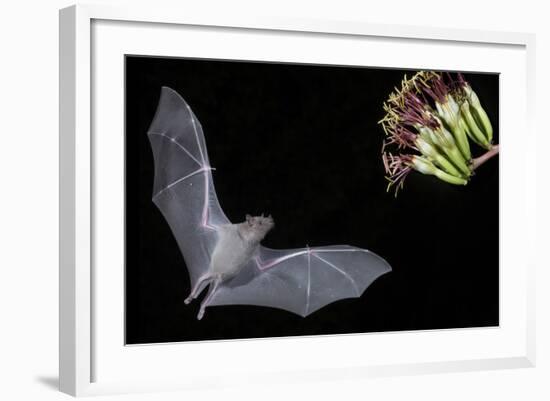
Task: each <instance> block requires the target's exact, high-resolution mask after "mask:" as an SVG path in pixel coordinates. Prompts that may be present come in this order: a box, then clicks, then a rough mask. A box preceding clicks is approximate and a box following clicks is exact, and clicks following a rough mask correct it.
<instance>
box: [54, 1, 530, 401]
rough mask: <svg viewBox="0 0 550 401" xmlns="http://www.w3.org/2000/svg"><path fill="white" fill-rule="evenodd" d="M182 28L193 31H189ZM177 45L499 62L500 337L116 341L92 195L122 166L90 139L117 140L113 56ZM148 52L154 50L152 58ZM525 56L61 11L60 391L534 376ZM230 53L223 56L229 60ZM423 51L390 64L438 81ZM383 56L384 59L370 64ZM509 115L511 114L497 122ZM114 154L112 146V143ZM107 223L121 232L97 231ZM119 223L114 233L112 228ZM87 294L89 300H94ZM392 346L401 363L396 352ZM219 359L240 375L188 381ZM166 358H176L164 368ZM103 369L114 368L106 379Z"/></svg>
mask: <svg viewBox="0 0 550 401" xmlns="http://www.w3.org/2000/svg"><path fill="white" fill-rule="evenodd" d="M186 29H187V30H192V33H189V32H187V31H186ZM141 31H146V34H143V33H140V32H141ZM180 34H181V35H189V34H192V35H198V36H201V35H204V36H203V37H201V38H200V40H202V41H203V42H202V43H203V44H204V47H205V49H202V47H201V48H200V49H199V48H198V47H197V48H189V49H179V50H177V51H178V52H180V54H178V55H181V54H185V52H192V54H193V56H197V55H198V54H199V53H200V55H203V56H205V55H206V56H208V55H210V56H211V57H213V58H217V57H219V58H228V57H229V58H231V57H233V58H241V57H242V58H245V57H247V55H248V56H249V55H250V54H254V58H255V59H258V60H273V59H277V60H286V59H289V58H292V59H294V58H295V57H310V58H309V59H307V60H309V61H310V62H315V61H317V62H319V63H321V62H322V63H327V62H328V63H329V64H330V63H331V60H328V59H325V58H322V57H317V56H316V55H315V54H314V53H311V54H310V55H309V56H307V55H304V56H297V55H296V54H295V55H289V54H286V55H285V54H282V53H281V54H280V55H277V56H274V55H273V54H268V53H265V54H264V53H262V50H261V49H260V48H258V49H255V48H254V46H253V45H252V44H251V43H252V42H246V43H247V45H246V46H245V45H244V44H241V45H240V47H238V46H239V45H237V43H238V42H239V40H244V41H246V40H248V39H246V38H247V37H253V36H254V35H261V37H262V40H264V41H272V42H273V43H274V44H276V43H278V42H277V41H284V40H287V39H288V38H292V39H293V41H294V42H296V43H297V44H296V46H297V47H296V48H295V50H299V49H300V47H299V46H300V43H302V46H303V45H304V44H305V43H306V42H307V43H312V42H311V41H316V40H324V41H325V42H326V43H324V44H327V43H329V42H330V41H331V40H334V39H337V40H338V41H339V43H340V44H344V45H343V46H340V45H339V47H338V49H342V50H341V51H342V53H341V54H340V55H338V54H337V53H338V52H337V51H336V48H334V52H333V53H331V55H330V57H333V59H332V62H333V63H334V62H335V60H339V58H338V57H346V56H345V54H346V52H348V54H350V51H349V50H346V49H347V46H348V45H349V46H363V44H362V43H363V42H365V43H367V42H368V43H369V44H368V46H371V45H372V46H380V45H381V43H380V41H383V42H384V43H383V45H384V46H385V47H388V48H389V47H390V46H399V43H400V42H403V41H405V42H406V43H407V47H403V48H402V49H407V48H414V47H415V46H436V47H437V49H438V52H440V53H439V56H440V55H441V54H446V53H445V48H447V47H452V49H453V52H455V53H460V52H466V53H464V54H468V52H470V51H472V52H477V53H476V54H480V55H483V54H485V52H487V51H492V52H493V54H492V57H491V60H490V63H492V65H493V66H495V65H497V66H498V63H499V62H500V63H506V65H503V66H502V68H507V70H506V71H507V72H506V73H505V79H504V81H505V83H504V84H503V86H501V89H503V90H502V91H501V97H502V99H503V100H502V104H501V114H502V115H504V116H508V117H504V118H505V119H504V120H503V121H501V127H502V129H501V144H502V148H503V150H502V155H501V157H500V166H501V183H502V189H501V222H502V223H503V224H502V225H501V230H502V231H501V248H502V249H501V264H502V267H501V287H500V288H501V325H500V326H499V327H498V328H489V329H479V330H478V329H466V330H464V329H463V330H439V331H422V332H404V333H375V334H366V335H354V336H346V337H343V336H325V337H319V338H317V337H308V338H300V339H296V338H294V339H278V340H273V339H261V340H247V341H232V342H223V341H222V342H205V343H201V344H194V345H185V346H183V345H182V344H168V345H161V346H155V347H125V346H124V344H123V339H122V337H121V336H120V330H119V329H120V327H121V326H120V325H122V324H123V316H122V315H120V305H121V304H122V303H123V301H122V300H121V299H122V297H121V295H122V287H120V283H121V282H120V280H121V277H122V273H121V271H120V272H119V273H120V274H119V273H116V271H118V270H117V269H118V267H120V268H122V269H123V266H120V263H113V264H114V265H115V267H116V268H115V269H110V270H109V271H113V272H115V273H113V274H119V275H118V276H113V277H112V280H110V281H106V275H107V274H111V273H107V272H104V271H103V270H101V269H102V268H104V267H105V265H106V263H105V261H109V260H111V259H112V260H118V261H120V255H121V253H120V252H122V250H119V251H120V252H119V251H117V249H118V248H120V241H121V240H123V238H122V237H121V235H120V234H121V232H122V227H121V226H120V224H119V223H120V222H121V221H123V220H121V219H120V218H119V217H120V213H123V210H120V207H119V208H118V209H117V210H114V211H112V213H115V214H111V211H106V210H105V208H104V207H103V206H102V205H103V204H104V203H103V202H102V199H101V193H102V192H103V193H104V192H105V191H106V190H108V189H113V188H114V190H115V191H116V190H120V191H122V188H120V184H121V181H120V179H119V178H120V175H119V174H110V175H111V176H112V177H111V178H108V179H107V178H106V179H105V180H104V179H102V178H101V177H105V168H106V167H108V168H109V169H111V167H114V168H115V170H116V169H117V168H119V167H120V165H121V163H122V157H123V152H120V150H121V148H120V146H118V145H115V146H113V147H111V148H110V150H108V149H106V148H105V147H104V146H103V145H102V140H101V137H97V138H96V137H95V136H94V135H95V134H94V133H97V132H99V131H101V132H104V130H102V128H104V127H105V126H104V125H103V124H107V125H108V127H109V128H110V130H112V131H113V132H115V133H116V135H121V136H120V137H119V138H122V135H123V131H122V130H121V125H120V122H121V120H117V122H115V121H114V119H117V118H118V117H116V116H115V117H112V118H111V117H109V114H105V113H106V112H105V108H106V107H109V109H110V110H111V112H112V113H116V112H118V111H120V106H121V103H120V100H121V99H122V98H121V97H120V94H121V92H120V89H121V88H122V86H123V82H122V81H121V77H122V76H123V75H122V74H123V72H122V70H120V69H119V67H120V62H121V60H120V57H119V56H120V54H124V53H125V52H128V53H130V52H131V51H130V50H133V51H136V49H137V52H138V53H141V54H151V55H155V54H156V52H159V54H164V55H172V54H171V53H172V52H173V51H175V50H174V49H175V47H174V44H173V43H172V44H170V41H166V40H165V41H160V39H161V38H162V37H166V36H167V35H180ZM140 35H143V36H140ZM220 35H225V37H224V39H225V40H229V41H230V42H231V43H235V45H234V46H236V47H234V48H231V46H225V45H224V46H223V47H224V49H221V48H216V44H215V42H216V41H218V40H219V39H220V38H221V36H220ZM285 38H286V39H285ZM209 41H211V42H212V43H211V42H209ZM369 41H370V42H369ZM377 41H378V42H377ZM371 42H372V43H371ZM130 43H133V44H130ZM158 43H165V45H163V48H162V49H160V48H159V47H158ZM180 43H181V42H180ZM243 43H245V42H243ZM138 45H139V46H138ZM534 45H535V38H534V35H531V34H523V33H508V32H484V31H470V30H457V29H454V30H451V29H436V28H427V27H412V26H397V25H373V24H368V23H366V22H358V21H326V20H297V19H293V18H291V17H288V18H272V17H262V16H256V15H242V16H240V17H239V18H235V17H228V16H223V15H217V14H215V13H214V14H212V15H200V14H187V13H185V12H184V11H178V10H170V11H167V10H162V9H158V8H156V7H145V8H112V7H108V6H99V5H97V6H96V5H94V6H91V5H86V6H83V5H78V6H72V7H69V8H66V9H63V10H61V11H60V267H59V269H60V271H59V276H60V327H59V330H60V363H59V370H60V372H59V374H60V390H61V391H63V392H66V393H68V394H72V395H75V396H80V395H93V394H106V393H117V392H133V391H155V390H167V389H189V388H207V387H217V386H229V385H244V384H246V383H247V381H250V380H251V379H253V380H254V382H255V383H256V384H261V383H265V382H292V381H293V380H325V379H329V378H342V377H348V378H350V377H351V378H353V377H363V376H380V375H399V374H412V373H415V374H416V373H431V372H442V371H465V370H478V369H501V368H510V367H529V366H534V363H535V338H534V336H535V334H534V333H535V329H534V325H535V321H534V316H535V314H534V310H535V306H534V299H535V294H534V290H535V285H534V263H535V262H534V260H535V259H534V256H533V258H532V257H531V256H530V255H534V252H533V250H532V248H533V246H534V245H533V244H534V243H535V240H534V235H535V207H534V202H535V193H534V191H535V190H534V188H535V183H534V178H533V177H532V176H531V175H530V174H528V172H529V171H532V170H534V164H535V157H534V150H533V149H529V148H526V147H524V146H521V144H522V141H520V140H519V139H518V136H517V134H515V135H513V134H512V131H515V132H522V138H523V139H522V140H523V141H525V140H526V139H525V138H526V137H527V138H528V139H527V140H529V141H533V142H534V133H533V132H532V121H533V116H532V114H531V113H532V110H534V107H533V102H534V85H535V78H534ZM125 46H128V47H125ZM155 46H157V48H155ZM209 46H212V47H211V49H218V50H216V51H214V53H215V54H210V53H209V51H213V50H209ZM365 46H366V45H365ZM262 47H264V48H269V46H262ZM271 47H272V48H273V46H271ZM275 48H276V46H275ZM155 49H156V50H155ZM291 50H292V49H291ZM291 50H289V51H291ZM432 50H433V49H432ZM403 51H404V52H406V51H407V50H403ZM182 52H183V53H182ZM201 52H202V53H201ZM216 52H217V53H216ZM230 52H233V56H231V53H230ZM251 52H255V53H251ZM388 52H390V50H388ZM432 53H433V52H428V53H426V56H425V59H424V61H421V62H419V61H414V59H413V56H411V59H409V58H408V59H407V61H406V62H405V61H402V63H406V65H402V67H411V68H422V67H425V66H429V67H432V68H436V69H437V68H440V69H445V68H449V67H452V66H453V65H454V64H453V61H452V60H451V58H449V61H445V60H437V56H438V55H436V54H432ZM430 54H432V55H430ZM326 57H329V56H326ZM376 57H378V59H377V60H378V61H376V60H375V61H373V62H374V63H376V65H377V66H386V67H388V68H390V67H392V66H396V65H397V64H396V63H398V62H399V59H398V57H399V54H385V53H384V54H380V55H377V56H376ZM384 57H386V58H385V59H383V60H382V58H384ZM499 57H501V58H499ZM469 62H470V64H467V65H466V64H464V65H461V66H460V67H467V68H470V69H471V70H479V71H493V72H495V71H499V72H502V71H501V70H500V69H499V68H494V67H490V66H489V67H487V66H484V65H483V63H484V62H485V61H484V60H483V56H482V57H478V58H471V60H469ZM364 63H365V59H361V58H360V57H359V58H357V59H347V60H346V61H345V62H343V64H355V65H364ZM423 63H426V65H423ZM455 67H456V66H455ZM449 69H451V68H449ZM457 69H460V68H457ZM108 83H110V84H112V85H108ZM107 87H109V88H110V87H113V88H115V89H114V91H115V92H113V93H114V96H112V95H113V93H110V92H109V93H107V92H108V91H105V90H104V89H105V88H107ZM512 90H514V94H515V100H514V103H513V104H512V103H509V102H508V101H507V100H506V99H509V94H510V93H511V91H512ZM507 96H508V97H507ZM98 97H102V99H104V100H106V102H105V103H107V99H110V100H109V102H111V101H112V102H113V104H109V105H108V106H107V105H103V102H100V103H98V102H97V98H98ZM111 106H112V107H111ZM122 106H123V105H122ZM509 110H510V111H514V112H513V113H512V112H510V113H508V112H507V111H509ZM120 118H122V116H120ZM98 130H99V131H98ZM117 143H118V144H119V145H120V144H121V143H122V142H120V141H119V142H117ZM100 159H101V160H100ZM116 166H118V167H116ZM109 180H110V181H109ZM512 182H516V183H517V182H520V183H522V184H521V185H522V190H521V191H518V190H517V187H512V185H508V184H509V183H512ZM103 185H105V187H104V188H103V187H102V186H103ZM117 186H118V189H117ZM119 199H121V198H119ZM115 203H116V202H115ZM119 206H120V205H119ZM113 217H114V218H113ZM106 221H110V222H111V224H114V226H117V224H118V226H120V227H118V226H117V227H113V229H112V230H105V227H106V225H105V224H104V223H105V222H106ZM117 221H118V222H119V223H113V222H117ZM102 230H103V231H102ZM107 231H109V232H107ZM110 236H114V237H110ZM107 242H108V243H109V244H114V245H112V248H109V246H107V245H105V246H104V244H106V243H107ZM511 245H514V246H511ZM117 247H118V248H117ZM512 248H513V249H512ZM115 254H116V255H117V256H115ZM98 272H99V273H100V274H98ZM107 283H111V284H109V285H107ZM99 286H101V293H102V295H101V296H99V295H97V290H98V287H99ZM117 291H119V295H117ZM103 294H107V295H103ZM94 297H95V298H94ZM98 297H101V299H98ZM106 301H108V302H109V304H112V305H115V306H114V307H113V308H111V309H112V310H110V311H106V310H105V308H104V306H102V305H104V304H105V302H106ZM116 305H118V306H116ZM104 312H105V313H104ZM113 326H116V328H114V327H113ZM119 326H120V327H119ZM98 327H99V328H98ZM428 343H429V344H432V346H433V350H432V355H430V352H425V353H424V357H422V358H420V357H419V354H418V353H415V352H414V348H417V349H422V347H423V346H426V344H428ZM369 344H370V345H369ZM449 344H456V347H454V349H453V350H450V351H449V353H448V354H445V352H443V353H442V352H441V351H440V350H438V346H441V348H442V349H446V348H448V345H449ZM346 346H349V347H352V346H353V347H364V349H366V350H367V349H369V348H368V347H369V346H371V347H372V350H370V351H369V353H368V355H369V358H368V359H369V360H364V358H363V359H361V358H355V359H354V358H353V357H352V356H349V357H347V359H346V358H343V357H341V356H340V355H339V353H337V352H331V351H330V350H331V349H333V350H336V349H342V347H346ZM389 347H392V348H389ZM399 347H405V348H406V349H411V351H410V353H407V352H406V350H405V349H404V350H401V351H400V348H399ZM320 349H323V351H324V357H323V358H322V359H315V355H316V351H319V350H320ZM390 349H392V350H395V353H396V354H398V356H395V355H391V353H390V352H388V350H390ZM376 350H379V352H378V353H377V351H376ZM451 351H452V352H451ZM220 352H221V353H222V354H223V355H224V356H225V358H226V359H231V358H233V360H235V359H239V356H242V355H246V357H244V358H243V359H244V360H245V361H244V362H242V363H241V365H242V366H238V364H237V366H236V367H235V366H232V367H231V368H232V369H235V370H236V372H237V374H236V375H235V376H231V374H230V373H231V371H230V370H229V367H228V366H220V367H218V368H217V369H218V371H211V372H207V373H205V370H201V369H200V367H201V366H202V365H201V357H200V355H206V358H208V355H210V354H214V353H216V354H219V353H220ZM284 352H286V353H288V352H295V353H296V355H305V356H308V357H309V358H311V363H303V364H300V363H297V364H296V366H293V367H288V368H287V367H285V365H284V361H282V360H280V361H279V360H278V359H277V355H278V354H282V353H284ZM182 353H183V355H186V357H187V358H188V359H190V360H192V361H193V363H195V364H196V365H197V366H198V369H188V370H186V371H185V372H184V374H182V373H181V372H179V373H178V374H175V375H171V374H169V372H170V369H173V367H174V366H175V365H174V361H170V360H169V359H170V358H180V359H179V360H180V361H181V355H182ZM173 354H174V355H175V354H177V355H179V356H170V355H173ZM257 354H267V355H270V357H271V358H272V361H273V364H272V366H270V367H267V366H258V361H254V360H253V355H257ZM437 355H439V356H437ZM247 358H248V359H247ZM303 359H305V358H303ZM140 361H141V363H140ZM248 362H249V363H256V365H253V366H254V369H252V368H250V367H247V366H246V364H247V363H248ZM159 363H161V364H162V366H163V369H164V370H162V369H161V371H159V372H152V371H151V370H149V371H148V370H147V368H146V366H157V367H158V366H159ZM107 365H108V366H112V368H108V367H107ZM109 369H110V370H109ZM157 373H158V374H157Z"/></svg>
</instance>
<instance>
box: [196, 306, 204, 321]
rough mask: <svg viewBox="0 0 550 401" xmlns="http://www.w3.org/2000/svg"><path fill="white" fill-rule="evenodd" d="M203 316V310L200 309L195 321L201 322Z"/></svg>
mask: <svg viewBox="0 0 550 401" xmlns="http://www.w3.org/2000/svg"><path fill="white" fill-rule="evenodd" d="M203 316H204V309H201V310H200V311H199V314H198V315H197V320H201V319H202V317H203Z"/></svg>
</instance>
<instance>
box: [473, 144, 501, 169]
mask: <svg viewBox="0 0 550 401" xmlns="http://www.w3.org/2000/svg"><path fill="white" fill-rule="evenodd" d="M499 150H500V146H499V145H494V146H493V147H492V148H491V149H490V150H488V151H487V152H486V153H484V154H482V155H481V156H479V157H476V158H475V159H473V160H472V166H471V168H472V170H475V169H477V168H478V167H479V166H481V165H482V164H483V163H485V162H486V161H487V160H489V159H491V158H492V157H495V156H496V155H498V152H499Z"/></svg>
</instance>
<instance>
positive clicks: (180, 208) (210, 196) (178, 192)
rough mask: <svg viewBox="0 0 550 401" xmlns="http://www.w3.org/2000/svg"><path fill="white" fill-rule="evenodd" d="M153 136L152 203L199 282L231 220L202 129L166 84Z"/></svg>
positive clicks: (179, 97)
mask: <svg viewBox="0 0 550 401" xmlns="http://www.w3.org/2000/svg"><path fill="white" fill-rule="evenodd" d="M148 136H149V140H150V142H151V147H152V149H153V156H154V159H155V180H154V184H153V201H154V203H155V204H156V205H157V207H158V208H159V209H160V211H161V212H162V214H163V215H164V217H165V219H166V221H167V222H168V224H169V225H170V228H171V229H172V233H173V234H174V237H175V238H176V241H177V242H178V245H179V248H180V250H181V252H182V254H183V256H184V259H185V263H186V265H187V267H188V270H189V275H190V278H191V283H192V284H194V283H195V282H196V281H197V279H198V278H199V277H200V276H201V275H202V274H203V273H204V272H205V271H206V270H207V269H208V266H209V263H210V255H211V254H212V251H213V249H214V247H215V245H216V241H217V230H216V227H217V226H219V225H222V224H229V223H230V222H229V220H228V219H227V217H226V216H225V215H224V213H223V211H222V209H221V207H220V205H219V202H218V199H217V197H216V192H215V190H214V185H213V179H212V172H211V170H212V169H211V167H210V162H209V160H208V154H207V152H206V145H205V140H204V134H203V131H202V127H201V124H200V122H199V121H198V120H197V118H196V117H195V115H194V113H193V112H192V111H191V108H190V107H189V105H188V104H187V103H186V102H185V101H184V100H183V99H182V98H181V96H179V95H178V94H177V93H176V92H175V91H173V90H172V89H170V88H166V87H163V88H162V91H161V96H160V100H159V105H158V108H157V112H156V114H155V117H154V119H153V122H152V123H151V127H150V128H149V131H148Z"/></svg>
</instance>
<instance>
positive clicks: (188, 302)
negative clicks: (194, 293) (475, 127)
mask: <svg viewBox="0 0 550 401" xmlns="http://www.w3.org/2000/svg"><path fill="white" fill-rule="evenodd" d="M192 300H193V297H191V296H189V297H187V298H185V301H183V302H184V303H185V305H189V304H190V303H191V301H192Z"/></svg>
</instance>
